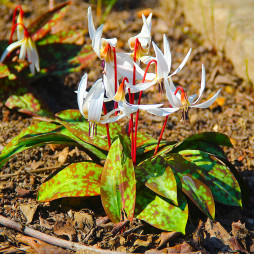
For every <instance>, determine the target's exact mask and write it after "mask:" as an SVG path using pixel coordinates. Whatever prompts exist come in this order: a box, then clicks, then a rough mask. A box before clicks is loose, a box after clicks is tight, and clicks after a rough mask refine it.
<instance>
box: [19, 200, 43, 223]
mask: <svg viewBox="0 0 255 255" xmlns="http://www.w3.org/2000/svg"><path fill="white" fill-rule="evenodd" d="M37 207H38V205H37V204H26V205H20V206H19V208H20V210H21V212H22V213H23V214H24V216H25V217H26V219H27V224H29V223H31V222H32V221H33V218H34V215H35V212H36V210H37Z"/></svg>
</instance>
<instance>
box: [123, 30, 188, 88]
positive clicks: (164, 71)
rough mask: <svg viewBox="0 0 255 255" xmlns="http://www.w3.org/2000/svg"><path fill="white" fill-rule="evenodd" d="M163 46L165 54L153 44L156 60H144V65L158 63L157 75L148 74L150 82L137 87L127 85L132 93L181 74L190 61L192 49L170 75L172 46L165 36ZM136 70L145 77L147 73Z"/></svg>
mask: <svg viewBox="0 0 255 255" xmlns="http://www.w3.org/2000/svg"><path fill="white" fill-rule="evenodd" d="M163 44H164V54H163V53H162V51H161V50H160V49H159V48H158V46H157V45H156V44H155V43H154V42H152V45H153V49H154V52H155V54H156V57H155V58H153V57H147V58H146V59H145V58H144V63H145V64H148V63H149V61H151V60H153V59H154V60H156V62H157V67H156V73H147V74H146V80H149V82H145V83H140V84H136V85H135V86H133V85H132V84H128V83H127V86H128V87H129V88H131V89H132V90H131V91H132V92H138V91H143V90H145V89H147V88H149V87H151V86H152V85H154V84H156V83H159V84H160V83H161V82H162V81H163V80H164V78H169V77H171V76H173V75H175V74H177V73H178V72H180V71H181V69H182V68H183V67H184V65H185V64H186V62H187V61H188V58H189V56H190V53H191V49H190V50H189V51H188V53H187V55H186V56H185V58H184V59H183V61H182V62H181V64H180V65H179V66H178V68H177V69H176V70H175V71H174V72H173V73H172V74H170V70H171V62H172V57H171V52H170V46H169V43H168V41H167V38H166V36H165V35H164V36H163ZM136 69H137V72H139V73H140V74H141V75H142V76H143V75H144V73H145V72H144V71H143V70H142V69H141V68H140V67H139V66H138V65H136Z"/></svg>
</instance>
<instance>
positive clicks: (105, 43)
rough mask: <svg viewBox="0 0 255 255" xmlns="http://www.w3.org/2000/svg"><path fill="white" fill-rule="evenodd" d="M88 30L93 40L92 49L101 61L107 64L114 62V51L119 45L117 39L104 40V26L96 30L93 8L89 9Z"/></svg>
mask: <svg viewBox="0 0 255 255" xmlns="http://www.w3.org/2000/svg"><path fill="white" fill-rule="evenodd" d="M88 28H89V36H90V39H91V40H92V47H93V49H94V51H95V53H96V54H97V56H98V57H99V58H100V59H104V60H105V62H106V63H109V62H113V58H114V55H113V49H112V47H115V46H116V44H117V39H116V38H111V39H105V38H102V34H103V25H101V26H100V27H99V28H98V29H97V30H96V29H95V26H94V22H93V18H92V12H91V7H89V8H88Z"/></svg>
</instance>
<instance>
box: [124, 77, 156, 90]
mask: <svg viewBox="0 0 255 255" xmlns="http://www.w3.org/2000/svg"><path fill="white" fill-rule="evenodd" d="M156 82H157V81H156V80H155V79H154V80H152V81H150V82H144V83H138V84H136V85H132V84H130V83H128V82H125V85H126V86H127V87H128V88H130V90H131V92H132V93H136V92H139V91H144V90H146V89H148V88H149V87H151V86H152V85H154V84H155V83H156Z"/></svg>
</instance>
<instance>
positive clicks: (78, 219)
mask: <svg viewBox="0 0 255 255" xmlns="http://www.w3.org/2000/svg"><path fill="white" fill-rule="evenodd" d="M73 217H74V226H75V227H76V228H78V229H81V230H83V231H84V232H88V231H89V230H91V229H92V228H94V227H96V219H95V215H94V213H93V212H92V211H91V210H86V209H84V210H81V211H79V212H74V215H73Z"/></svg>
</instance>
